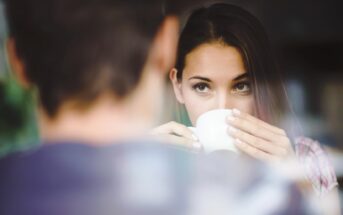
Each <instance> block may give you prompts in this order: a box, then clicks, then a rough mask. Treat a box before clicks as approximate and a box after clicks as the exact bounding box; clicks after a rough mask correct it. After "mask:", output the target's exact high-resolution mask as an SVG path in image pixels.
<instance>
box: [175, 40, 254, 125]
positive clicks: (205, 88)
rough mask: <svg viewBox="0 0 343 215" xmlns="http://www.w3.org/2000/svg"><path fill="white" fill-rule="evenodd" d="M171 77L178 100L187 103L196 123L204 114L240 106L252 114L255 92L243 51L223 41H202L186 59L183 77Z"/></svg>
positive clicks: (190, 115) (189, 112) (191, 117)
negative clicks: (223, 43)
mask: <svg viewBox="0 0 343 215" xmlns="http://www.w3.org/2000/svg"><path fill="white" fill-rule="evenodd" d="M176 73H177V71H176V70H175V69H173V70H172V71H171V73H170V78H171V80H172V82H173V87H174V92H175V94H176V97H177V100H178V101H179V102H180V103H183V104H185V106H186V109H187V112H188V115H189V117H190V120H191V122H192V124H193V125H195V122H196V119H197V118H198V117H199V115H201V114H202V113H204V112H206V111H209V110H212V109H218V108H226V109H232V108H237V109H239V110H242V111H244V112H247V113H249V114H253V102H254V101H253V95H252V92H251V85H250V81H249V77H248V74H247V71H246V69H245V67H244V63H243V59H242V56H241V54H240V52H239V51H238V50H237V49H236V48H234V47H231V46H227V45H222V44H220V43H206V44H202V45H200V46H199V47H197V48H196V49H194V50H193V51H192V52H190V53H188V55H187V56H186V59H185V67H184V70H183V75H182V80H181V81H178V80H177V78H176Z"/></svg>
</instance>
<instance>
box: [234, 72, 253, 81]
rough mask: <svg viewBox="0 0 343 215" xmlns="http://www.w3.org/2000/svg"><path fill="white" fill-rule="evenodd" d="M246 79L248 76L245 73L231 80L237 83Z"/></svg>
mask: <svg viewBox="0 0 343 215" xmlns="http://www.w3.org/2000/svg"><path fill="white" fill-rule="evenodd" d="M248 77H249V75H248V73H247V72H246V73H243V74H241V75H239V76H237V77H236V78H234V79H233V80H234V81H239V80H241V79H244V78H248Z"/></svg>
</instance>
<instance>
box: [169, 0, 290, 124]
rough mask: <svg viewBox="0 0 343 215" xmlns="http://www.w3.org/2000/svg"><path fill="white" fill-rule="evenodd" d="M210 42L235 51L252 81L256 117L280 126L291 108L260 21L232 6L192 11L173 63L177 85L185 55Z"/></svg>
mask: <svg viewBox="0 0 343 215" xmlns="http://www.w3.org/2000/svg"><path fill="white" fill-rule="evenodd" d="M212 42H219V43H221V44H223V45H228V46H233V47H235V48H237V50H238V51H239V52H240V54H241V56H242V58H243V61H244V65H245V69H246V70H247V73H248V74H249V77H250V78H251V80H252V86H253V94H254V100H255V111H256V114H257V117H259V118H261V119H263V120H265V121H267V122H269V123H273V124H279V125H280V124H281V120H282V119H283V117H284V116H285V115H286V114H288V113H289V112H290V108H289V104H288V103H287V102H286V98H287V95H286V92H285V90H284V87H283V83H282V79H281V76H280V73H279V70H278V68H277V66H276V63H275V60H274V57H273V54H272V51H271V48H270V45H269V41H268V37H267V35H266V32H265V30H264V28H263V26H262V24H261V23H260V21H259V20H258V19H257V18H256V17H255V16H253V15H252V14H251V13H249V12H248V11H246V10H244V9H242V8H240V7H238V6H235V5H231V4H225V3H217V4H213V5H210V6H209V7H201V8H198V9H196V10H194V11H193V12H192V13H191V15H190V17H189V19H188V20H187V23H186V25H185V27H184V29H183V30H182V32H181V36H180V40H179V45H178V54H177V63H176V68H177V69H178V73H177V78H178V80H179V81H180V80H181V78H182V73H183V69H184V66H185V60H186V56H187V54H189V53H190V52H191V51H193V50H194V49H195V48H197V47H198V46H200V45H201V44H206V43H212Z"/></svg>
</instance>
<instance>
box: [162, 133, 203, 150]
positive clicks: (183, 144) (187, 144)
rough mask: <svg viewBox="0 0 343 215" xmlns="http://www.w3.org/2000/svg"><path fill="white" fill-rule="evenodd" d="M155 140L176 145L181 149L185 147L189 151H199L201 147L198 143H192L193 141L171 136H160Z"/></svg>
mask: <svg viewBox="0 0 343 215" xmlns="http://www.w3.org/2000/svg"><path fill="white" fill-rule="evenodd" d="M157 139H158V140H159V141H161V142H165V143H169V144H173V145H178V146H181V147H187V148H190V149H201V148H202V146H201V145H200V143H199V142H196V141H194V140H193V139H189V138H185V137H180V136H176V135H173V134H161V135H158V136H157Z"/></svg>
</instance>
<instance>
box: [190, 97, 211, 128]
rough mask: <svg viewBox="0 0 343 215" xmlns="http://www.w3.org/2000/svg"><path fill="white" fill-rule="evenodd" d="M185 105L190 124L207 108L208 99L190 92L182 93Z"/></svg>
mask: <svg viewBox="0 0 343 215" xmlns="http://www.w3.org/2000/svg"><path fill="white" fill-rule="evenodd" d="M184 102H185V107H186V110H187V113H188V116H189V119H190V120H191V122H192V124H193V125H195V122H196V120H197V118H198V117H199V116H200V115H201V114H202V113H204V112H206V111H207V110H208V109H209V108H208V107H209V104H208V103H209V101H208V100H206V99H204V98H201V97H200V96H197V95H194V93H192V92H188V93H184Z"/></svg>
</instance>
